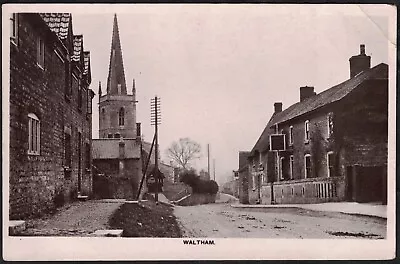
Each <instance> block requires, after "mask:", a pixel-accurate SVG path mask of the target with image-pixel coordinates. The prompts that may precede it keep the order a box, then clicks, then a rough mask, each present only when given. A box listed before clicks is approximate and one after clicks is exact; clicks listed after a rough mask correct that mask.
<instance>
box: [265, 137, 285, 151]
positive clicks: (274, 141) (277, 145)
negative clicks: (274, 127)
mask: <svg viewBox="0 0 400 264" xmlns="http://www.w3.org/2000/svg"><path fill="white" fill-rule="evenodd" d="M269 142H270V144H269V150H276V151H279V150H286V144H285V134H273V135H270V136H269Z"/></svg>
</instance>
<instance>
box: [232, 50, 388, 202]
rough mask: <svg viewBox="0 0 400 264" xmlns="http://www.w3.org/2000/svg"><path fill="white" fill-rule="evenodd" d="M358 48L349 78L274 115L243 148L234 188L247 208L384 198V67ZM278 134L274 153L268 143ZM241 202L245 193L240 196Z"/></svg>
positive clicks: (308, 92) (303, 94) (305, 93)
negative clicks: (252, 142) (240, 188)
mask: <svg viewBox="0 0 400 264" xmlns="http://www.w3.org/2000/svg"><path fill="white" fill-rule="evenodd" d="M370 60H371V57H370V56H367V55H366V54H365V46H364V45H360V54H359V55H356V56H353V57H351V58H350V78H349V79H348V80H346V81H344V82H342V83H340V84H338V85H336V86H334V87H331V88H329V89H327V90H325V91H323V92H321V93H319V94H316V93H315V92H314V88H313V87H308V86H305V87H301V88H300V101H299V102H298V103H296V104H294V105H291V106H290V107H288V108H287V109H285V110H282V103H280V102H277V103H275V105H274V107H275V109H274V110H275V111H274V113H273V115H272V117H271V119H270V121H269V122H268V124H267V125H266V127H265V129H264V131H263V132H262V134H261V135H260V137H259V139H258V141H257V142H256V144H255V145H254V147H253V148H252V150H251V153H250V156H249V158H248V163H247V166H245V168H243V169H240V168H239V171H242V174H240V175H241V183H242V185H243V188H245V189H246V190H247V192H248V194H247V197H242V198H241V200H243V201H244V202H247V199H248V200H249V202H250V203H267V204H268V203H319V202H330V201H356V202H382V203H386V200H387V142H388V65H386V64H384V63H381V64H379V65H376V66H375V67H372V68H371V67H370ZM274 135H281V136H282V137H281V138H283V141H282V142H281V148H279V150H273V149H274V146H273V144H271V143H273V142H272V141H271V139H272V137H273V136H274ZM242 195H244V196H246V191H242Z"/></svg>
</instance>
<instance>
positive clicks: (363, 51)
mask: <svg viewBox="0 0 400 264" xmlns="http://www.w3.org/2000/svg"><path fill="white" fill-rule="evenodd" d="M360 54H361V55H365V45H364V44H361V45H360Z"/></svg>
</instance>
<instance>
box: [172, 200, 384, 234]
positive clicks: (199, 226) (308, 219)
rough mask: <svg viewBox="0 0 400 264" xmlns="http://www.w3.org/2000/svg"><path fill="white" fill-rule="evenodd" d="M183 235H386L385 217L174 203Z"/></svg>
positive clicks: (288, 209) (290, 209) (291, 209)
mask: <svg viewBox="0 0 400 264" xmlns="http://www.w3.org/2000/svg"><path fill="white" fill-rule="evenodd" d="M174 214H175V215H176V217H177V219H178V221H179V222H180V224H181V225H182V229H183V233H184V236H185V237H212V238H246V237H248V238H340V237H342V238H369V239H383V238H385V237H386V220H385V219H381V218H374V217H364V216H354V215H346V214H342V213H332V212H317V211H311V210H304V209H298V208H272V209H270V208H264V209H253V208H252V209H243V208H232V207H231V206H230V205H229V204H207V205H198V206H176V207H175V209H174Z"/></svg>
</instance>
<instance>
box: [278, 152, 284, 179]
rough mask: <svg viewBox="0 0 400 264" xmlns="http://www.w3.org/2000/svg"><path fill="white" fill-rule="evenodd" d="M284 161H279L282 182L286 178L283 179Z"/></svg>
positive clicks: (281, 159) (282, 158)
mask: <svg viewBox="0 0 400 264" xmlns="http://www.w3.org/2000/svg"><path fill="white" fill-rule="evenodd" d="M284 159H285V158H284V157H281V158H280V160H279V179H281V180H284V178H283V160H284Z"/></svg>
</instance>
